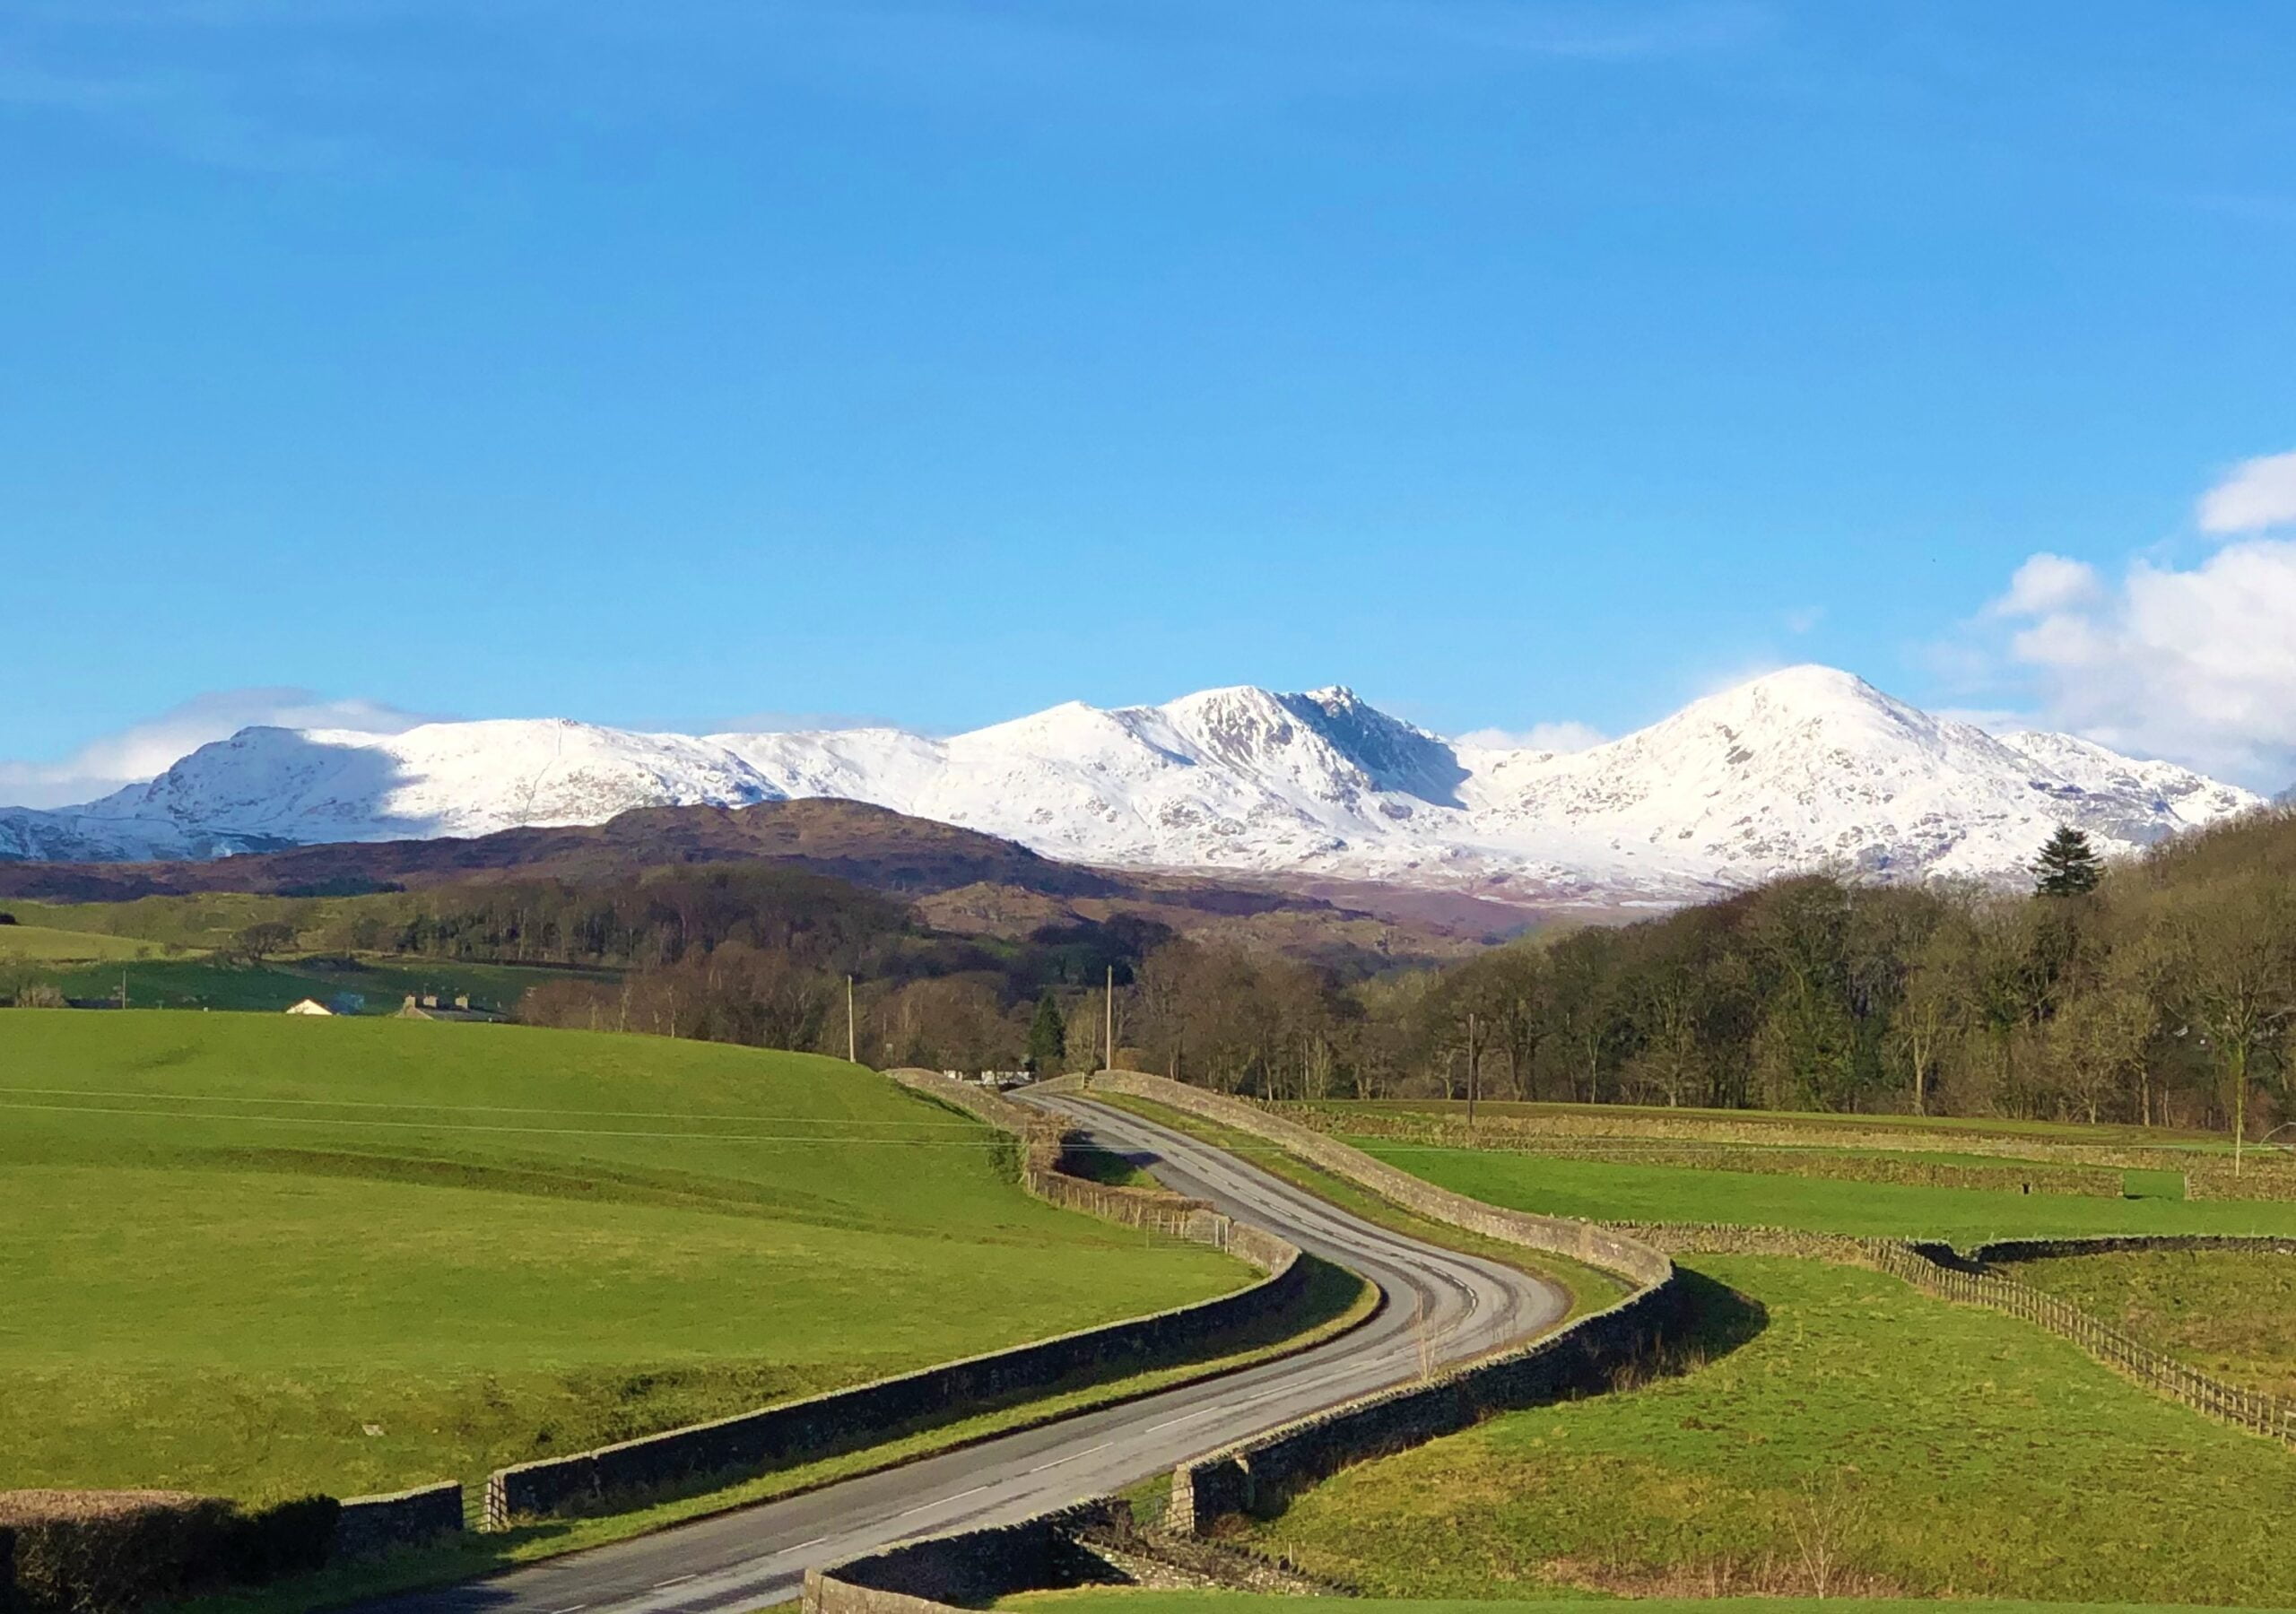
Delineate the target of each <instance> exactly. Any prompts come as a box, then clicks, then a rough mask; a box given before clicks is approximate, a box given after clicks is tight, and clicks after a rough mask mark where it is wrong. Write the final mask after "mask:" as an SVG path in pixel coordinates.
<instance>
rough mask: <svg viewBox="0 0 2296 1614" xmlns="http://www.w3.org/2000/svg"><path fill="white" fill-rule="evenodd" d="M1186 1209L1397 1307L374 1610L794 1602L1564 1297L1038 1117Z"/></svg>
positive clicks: (1186, 1150)
mask: <svg viewBox="0 0 2296 1614" xmlns="http://www.w3.org/2000/svg"><path fill="white" fill-rule="evenodd" d="M1038 1102H1039V1103H1042V1104H1045V1105H1047V1106H1052V1107H1056V1108H1057V1109H1058V1110H1059V1111H1061V1112H1062V1113H1063V1114H1064V1115H1067V1116H1069V1117H1071V1118H1073V1119H1074V1120H1075V1121H1076V1122H1078V1123H1079V1124H1082V1125H1083V1126H1085V1127H1086V1128H1088V1129H1089V1130H1090V1132H1091V1133H1092V1135H1093V1137H1094V1139H1095V1141H1098V1142H1100V1144H1101V1145H1102V1146H1103V1147H1106V1148H1109V1149H1113V1150H1118V1151H1121V1152H1124V1153H1127V1154H1132V1155H1135V1156H1138V1157H1141V1158H1144V1159H1147V1160H1148V1161H1149V1162H1150V1163H1151V1164H1152V1167H1153V1168H1154V1170H1155V1173H1156V1175H1157V1176H1158V1177H1160V1178H1161V1180H1162V1181H1164V1182H1165V1183H1166V1184H1170V1186H1171V1187H1172V1188H1174V1189H1176V1190H1178V1192H1179V1193H1186V1194H1190V1195H1193V1196H1195V1197H1196V1198H1199V1199H1205V1200H1209V1201H1211V1202H1213V1204H1215V1205H1217V1206H1219V1207H1220V1208H1221V1209H1222V1210H1223V1211H1227V1212H1228V1213H1229V1214H1231V1215H1232V1216H1237V1217H1240V1218H1243V1219H1247V1220H1249V1221H1252V1222H1255V1223H1257V1225H1259V1226H1261V1227H1264V1228H1270V1229H1272V1230H1273V1231H1274V1232H1277V1233H1280V1234H1282V1235H1283V1237H1285V1238H1288V1239H1290V1240H1291V1242H1292V1243H1293V1244H1295V1245H1299V1246H1300V1248H1301V1249H1303V1250H1307V1251H1309V1252H1310V1253H1312V1254H1316V1255H1319V1256H1321V1257H1323V1258H1324V1259H1325V1260H1326V1261H1331V1262H1335V1263H1338V1264H1340V1265H1343V1266H1345V1267H1348V1268H1350V1269H1352V1271H1357V1272H1360V1273H1361V1274H1362V1275H1363V1276H1364V1277H1366V1278H1368V1279H1370V1280H1371V1281H1372V1282H1374V1283H1376V1284H1378V1286H1379V1288H1380V1289H1381V1290H1382V1291H1383V1292H1384V1293H1385V1294H1386V1296H1387V1304H1386V1305H1385V1306H1383V1307H1382V1308H1381V1309H1380V1311H1379V1312H1378V1315H1375V1316H1374V1317H1373V1318H1372V1319H1371V1320H1370V1322H1368V1323H1364V1324H1362V1325H1361V1327H1358V1328H1355V1329H1352V1330H1350V1331H1349V1332H1346V1333H1344V1334H1342V1335H1341V1336H1339V1337H1338V1338H1336V1339H1334V1340H1330V1341H1326V1342H1325V1343H1324V1344H1322V1345H1319V1346H1318V1347H1317V1348H1316V1349H1312V1350H1308V1351H1302V1352H1300V1354H1299V1355H1297V1356H1292V1357H1287V1358H1283V1359H1282V1360H1279V1361H1274V1362H1267V1363H1264V1364H1262V1365H1261V1366H1259V1367H1253V1368H1249V1369H1247V1370H1246V1371H1244V1372H1240V1373H1236V1374H1232V1375H1228V1376H1226V1377H1223V1378H1216V1379H1211V1380H1206V1381H1205V1382H1202V1383H1199V1384H1184V1385H1180V1386H1178V1387H1177V1388H1175V1389H1171V1390H1167V1391H1164V1392H1162V1393H1159V1394H1156V1395H1152V1396H1146V1397H1144V1398H1142V1399H1141V1400H1138V1401H1129V1402H1126V1404H1124V1405H1122V1406H1118V1407H1109V1408H1105V1409H1103V1410H1100V1411H1096V1412H1085V1413H1081V1414H1079V1415H1077V1416H1076V1417H1074V1418H1070V1419H1063V1420H1061V1421H1060V1422H1057V1423H1053V1424H1048V1425H1045V1426H1044V1427H1039V1428H1034V1429H1024V1430H1021V1431H1018V1432H1016V1433H1014V1434H1012V1435H1006V1436H1000V1437H998V1438H997V1439H995V1440H991V1441H987V1442H984V1443H982V1444H981V1445H975V1446H969V1447H967V1448H965V1449H964V1450H961V1451H955V1452H949V1453H944V1454H943V1455H941V1456H938V1457H931V1458H927V1459H926V1460H924V1461H922V1462H913V1463H909V1464H908V1465H906V1466H904V1467H900V1468H895V1469H888V1470H886V1471H883V1472H881V1473H875V1474H864V1475H861V1476H859V1477H857V1478H855V1479H852V1480H844V1481H842V1482H840V1483H839V1484H836V1485H832V1486H829V1487H826V1488H822V1489H821V1490H817V1491H812V1492H809V1493H807V1494H805V1495H804V1496H798V1497H786V1498H784V1499H782V1500H780V1501H778V1502H766V1503H761V1504H760V1505H758V1506H754V1507H747V1508H743V1509H741V1510H740V1511H738V1512H735V1513H728V1514H719V1515H718V1516H717V1517H715V1518H709V1519H701V1520H697V1521H695V1522H694V1523H691V1524H683V1525H680V1526H678V1527H676V1528H674V1529H672V1530H665V1531H663V1532H659V1533H657V1534H655V1535H649V1536H642V1537H639V1538H638V1539H636V1540H629V1541H622V1542H618V1543H616V1544H614V1545H613V1546H608V1547H599V1548H594V1549H591V1550H589V1551H587V1552H579V1553H571V1554H569V1555H568V1556H566V1557H564V1558H553V1559H552V1560H550V1561H548V1562H546V1563H542V1564H537V1565H535V1566H532V1567H530V1568H523V1569H517V1570H513V1571H510V1572H509V1573H507V1574H503V1575H494V1576H490V1577H489V1578H487V1579H484V1580H479V1581H472V1582H467V1583H465V1584H461V1585H457V1586H449V1587H443V1588H440V1589H439V1590H437V1591H433V1592H418V1593H413V1594H409V1595H406V1596H403V1597H396V1598H392V1599H388V1600H387V1601H379V1602H375V1603H370V1604H367V1605H365V1608H366V1610H368V1614H705V1611H707V1610H737V1609H753V1608H756V1607H758V1606H759V1605H761V1604H764V1603H770V1602H777V1601H781V1600H783V1599H785V1598H789V1597H794V1596H796V1594H797V1592H798V1590H799V1588H800V1586H801V1585H802V1584H803V1581H804V1572H805V1568H806V1566H808V1565H813V1564H822V1563H827V1562H830V1561H831V1560H833V1559H837V1558H847V1557H849V1556H851V1555H853V1554H855V1553H857V1552H863V1551H866V1550H867V1549H870V1548H872V1547H877V1546H882V1545H883V1544H884V1543H886V1542H889V1541H895V1540H902V1539H904V1538H906V1537H909V1536H918V1535H932V1534H937V1533H939V1532H944V1531H950V1530H957V1529H962V1528H966V1527H969V1526H975V1525H985V1524H996V1523H1010V1522H1012V1521H1015V1520H1019V1519H1023V1518H1027V1517H1029V1516H1030V1515H1031V1514H1038V1513H1041V1512H1044V1511H1045V1510H1047V1509H1048V1508H1054V1507H1059V1506H1065V1504H1068V1503H1071V1502H1077V1501H1082V1500H1083V1499H1084V1498H1086V1497H1096V1496H1102V1495H1105V1494H1107V1493H1108V1492H1109V1491H1113V1490H1118V1489H1120V1488H1123V1487H1125V1486H1127V1485H1130V1484H1133V1483H1135V1481H1137V1480H1143V1479H1145V1478H1147V1477H1148V1476H1150V1475H1152V1474H1154V1473H1156V1472H1158V1471H1161V1470H1165V1469H1170V1468H1171V1467H1172V1466H1173V1465H1174V1464H1176V1463H1178V1462H1185V1461H1187V1459H1188V1458H1191V1457H1194V1456H1197V1455H1200V1454H1201V1453H1205V1452H1208V1451H1211V1450H1213V1449H1214V1448H1215V1447H1218V1446H1222V1445H1227V1444H1228V1443H1229V1442H1231V1441H1233V1440H1238V1439H1240V1438H1242V1437H1243V1436H1248V1435H1252V1434H1257V1433H1258V1432H1259V1431H1261V1430H1263V1429H1267V1428H1272V1427H1275V1426H1276V1425H1278V1424H1282V1423H1286V1422H1289V1421H1290V1420H1291V1419H1295V1418H1298V1417H1300V1416H1302V1415H1304V1414H1306V1413H1309V1412H1312V1411H1316V1410H1319V1409H1321V1408H1324V1407H1327V1406H1330V1405H1332V1404H1334V1403H1335V1402H1338V1401H1345V1400H1348V1399H1350V1398H1352V1397H1353V1396H1357V1395H1361V1394H1362V1393H1366V1392H1368V1391H1371V1390H1377V1389H1381V1388H1384V1387H1386V1386H1387V1385H1390V1384H1398V1383H1402V1382H1405V1381H1406V1380H1409V1379H1412V1378H1414V1377H1417V1376H1418V1375H1420V1374H1421V1373H1422V1371H1424V1370H1425V1369H1426V1368H1427V1367H1430V1366H1439V1365H1441V1364H1444V1363H1448V1362H1453V1361H1457V1360H1460V1359H1463V1358H1467V1357H1472V1356H1479V1355H1481V1354H1482V1353H1483V1352H1484V1351H1487V1350H1490V1349H1493V1348H1494V1347H1497V1346H1499V1345H1501V1344H1505V1343H1507V1342H1508V1341H1512V1340H1516V1339H1519V1338H1521V1337H1523V1336H1524V1335H1526V1334H1528V1333H1532V1332H1536V1331H1539V1330H1542V1329H1544V1328H1546V1327H1547V1326H1549V1325H1551V1324H1552V1323H1553V1322H1555V1321H1556V1320H1557V1319H1558V1318H1559V1317H1561V1315H1562V1313H1563V1311H1564V1309H1565V1306H1566V1305H1567V1297H1565V1296H1564V1295H1563V1294H1562V1293H1561V1291H1560V1290H1558V1289H1555V1288H1553V1287H1552V1286H1551V1285H1549V1284H1546V1283H1544V1282H1542V1281H1540V1280H1537V1279H1535V1278H1532V1277H1530V1276H1528V1275H1527V1274H1526V1273H1523V1272H1520V1271H1516V1270H1514V1269H1513V1268H1511V1267H1506V1266H1501V1265H1500V1264H1498V1263H1494V1262H1488V1261H1483V1260H1480V1259H1477V1258H1476V1257H1474V1256H1471V1255H1462V1254H1458V1253H1457V1252H1456V1251H1451V1250H1445V1249H1440V1248H1438V1247H1437V1246H1435V1245H1426V1244H1422V1243H1420V1242H1419V1241H1418V1240H1416V1239H1413V1238H1408V1237H1404V1236H1403V1235H1401V1234H1397V1233H1392V1232H1389V1231H1388V1230H1387V1229H1386V1228H1380V1227H1378V1226H1376V1225H1374V1224H1372V1223H1370V1222H1367V1221H1364V1220H1362V1219H1360V1218H1358V1217H1354V1216H1351V1215H1349V1214H1348V1213H1346V1212H1345V1211H1340V1210H1338V1209H1336V1208H1335V1207H1334V1206H1331V1205H1328V1204H1326V1203H1325V1202H1323V1201H1321V1200H1319V1199H1317V1198H1316V1197H1315V1196H1314V1195H1312V1194H1309V1193H1302V1192H1301V1191H1300V1190H1299V1189H1297V1188H1294V1187H1292V1186H1291V1184H1287V1183H1284V1182H1283V1181H1281V1180H1279V1179H1278V1178H1276V1177H1274V1176H1269V1175H1268V1174H1267V1173H1266V1172H1265V1171H1262V1170H1260V1169H1258V1168H1257V1167H1254V1166H1252V1165H1250V1164H1248V1162H1246V1161H1244V1160H1242V1159H1239V1158H1237V1157H1236V1156H1234V1155H1231V1154H1229V1153H1227V1152H1226V1151H1224V1150H1219V1149H1215V1148H1213V1147H1212V1146H1211V1145H1209V1144H1205V1143H1201V1142H1198V1141H1196V1140H1195V1139H1192V1138H1189V1137H1187V1136H1186V1135H1185V1134H1183V1133H1180V1132H1173V1131H1170V1129H1168V1128H1165V1127H1161V1126H1158V1125H1156V1124H1152V1123H1151V1122H1147V1121H1144V1120H1141V1119H1140V1118H1138V1117H1137V1116H1135V1115H1128V1114H1126V1113H1125V1112H1123V1111H1121V1110H1117V1109H1112V1108H1109V1107H1108V1106H1104V1105H1099V1104H1095V1103H1092V1102H1091V1101H1089V1100H1086V1099H1082V1098H1049V1097H1048V1098H1041V1099H1039V1100H1038Z"/></svg>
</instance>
